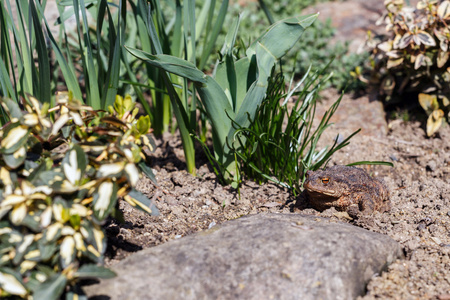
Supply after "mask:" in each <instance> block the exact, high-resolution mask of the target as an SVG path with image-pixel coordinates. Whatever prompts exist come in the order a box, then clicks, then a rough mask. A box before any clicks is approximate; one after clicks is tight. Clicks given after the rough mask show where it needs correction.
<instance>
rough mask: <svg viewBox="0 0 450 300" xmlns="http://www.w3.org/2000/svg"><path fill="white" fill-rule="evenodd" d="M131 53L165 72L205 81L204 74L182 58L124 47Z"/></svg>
mask: <svg viewBox="0 0 450 300" xmlns="http://www.w3.org/2000/svg"><path fill="white" fill-rule="evenodd" d="M125 49H127V50H128V51H129V52H130V53H131V54H133V55H134V56H136V57H137V58H139V59H141V60H143V61H145V62H147V63H149V64H150V65H152V66H155V67H157V68H161V69H163V70H165V71H167V72H170V73H173V74H176V75H179V76H182V77H185V78H188V79H190V80H192V81H196V82H201V83H205V82H206V79H205V74H204V73H203V72H202V71H200V70H199V69H197V67H196V66H195V65H194V64H193V63H191V62H188V61H186V60H184V59H181V58H178V57H175V56H170V55H165V54H157V55H153V54H151V53H148V52H144V51H142V50H138V49H134V48H130V47H125Z"/></svg>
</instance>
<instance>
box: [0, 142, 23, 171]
mask: <svg viewBox="0 0 450 300" xmlns="http://www.w3.org/2000/svg"><path fill="white" fill-rule="evenodd" d="M26 158H27V151H26V149H25V147H20V148H19V149H17V151H16V152H14V153H11V154H3V160H4V161H5V163H6V165H7V166H8V167H10V168H11V169H16V168H17V167H19V166H21V165H22V164H23V163H24V161H25V159H26Z"/></svg>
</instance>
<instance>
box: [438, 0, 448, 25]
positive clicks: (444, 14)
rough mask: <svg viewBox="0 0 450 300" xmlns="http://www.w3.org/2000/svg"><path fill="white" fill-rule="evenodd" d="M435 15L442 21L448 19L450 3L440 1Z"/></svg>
mask: <svg viewBox="0 0 450 300" xmlns="http://www.w3.org/2000/svg"><path fill="white" fill-rule="evenodd" d="M437 15H438V16H439V18H441V19H444V20H445V19H448V18H449V17H450V1H448V0H445V1H442V2H441V4H439V7H438V9H437Z"/></svg>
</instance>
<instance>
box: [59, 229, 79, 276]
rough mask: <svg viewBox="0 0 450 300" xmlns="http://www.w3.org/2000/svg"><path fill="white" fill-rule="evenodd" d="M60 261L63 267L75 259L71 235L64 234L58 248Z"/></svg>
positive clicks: (73, 242) (73, 241)
mask: <svg viewBox="0 0 450 300" xmlns="http://www.w3.org/2000/svg"><path fill="white" fill-rule="evenodd" d="M59 254H60V261H61V265H62V266H63V268H64V269H65V268H67V267H68V266H69V265H70V264H71V263H72V262H73V261H74V259H75V254H76V249H75V240H74V238H73V237H72V236H66V237H65V238H64V240H63V241H62V243H61V247H60V250H59Z"/></svg>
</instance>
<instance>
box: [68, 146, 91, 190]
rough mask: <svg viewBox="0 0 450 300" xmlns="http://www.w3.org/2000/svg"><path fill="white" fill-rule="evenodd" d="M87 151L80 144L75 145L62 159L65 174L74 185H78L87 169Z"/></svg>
mask: <svg viewBox="0 0 450 300" xmlns="http://www.w3.org/2000/svg"><path fill="white" fill-rule="evenodd" d="M86 165H87V158H86V153H84V152H83V149H81V147H80V146H79V145H73V146H72V148H71V149H70V150H69V151H68V152H67V153H66V156H65V157H64V159H63V161H62V166H63V170H64V175H66V178H67V180H68V181H69V182H70V183H71V184H72V185H78V184H79V182H80V180H81V178H82V176H83V174H84V171H85V170H86Z"/></svg>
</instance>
